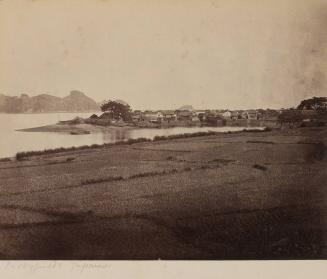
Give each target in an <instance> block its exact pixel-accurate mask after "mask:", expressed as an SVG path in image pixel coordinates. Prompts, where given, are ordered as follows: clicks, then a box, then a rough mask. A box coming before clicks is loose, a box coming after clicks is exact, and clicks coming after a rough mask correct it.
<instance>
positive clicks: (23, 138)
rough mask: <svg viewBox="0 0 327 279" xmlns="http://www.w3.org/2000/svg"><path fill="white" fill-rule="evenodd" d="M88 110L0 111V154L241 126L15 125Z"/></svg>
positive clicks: (49, 120) (45, 121)
mask: <svg viewBox="0 0 327 279" xmlns="http://www.w3.org/2000/svg"><path fill="white" fill-rule="evenodd" d="M90 115H91V114H90V113H48V114H0V127H1V133H0V158H3V157H10V156H14V155H15V154H16V153H17V152H19V151H30V150H43V149H50V148H56V147H71V146H81V145H91V144H103V143H111V142H115V141H121V140H126V139H130V138H140V137H145V138H150V139H152V138H153V137H154V136H156V135H160V136H162V135H165V136H168V135H172V134H181V133H193V132H198V131H209V130H211V131H221V132H224V131H237V130H242V129H243V128H242V127H191V128H186V127H185V128H184V127H183V128H182V127H178V128H169V129H135V130H123V129H121V130H118V131H110V132H106V133H96V134H88V135H70V134H64V133H53V132H52V133H50V132H49V133H46V132H19V131H15V130H17V129H24V128H32V127H39V126H44V125H50V124H55V123H57V122H58V121H61V120H69V119H73V118H74V117H76V116H80V117H89V116H90Z"/></svg>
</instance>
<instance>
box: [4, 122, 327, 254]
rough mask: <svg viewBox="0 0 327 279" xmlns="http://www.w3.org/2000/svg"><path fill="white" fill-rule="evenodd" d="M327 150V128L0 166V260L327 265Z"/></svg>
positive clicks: (136, 146)
mask: <svg viewBox="0 0 327 279" xmlns="http://www.w3.org/2000/svg"><path fill="white" fill-rule="evenodd" d="M326 146H327V129H326V128H324V127H321V128H301V129H294V130H285V131H267V132H264V133H251V132H239V133H229V134H228V133H226V134H206V135H201V136H197V137H194V136H184V137H180V138H169V139H163V138H161V139H160V138H157V139H156V140H154V141H148V140H147V141H145V142H132V143H130V144H128V143H126V142H124V143H121V144H118V145H115V146H110V148H103V146H102V147H101V148H99V147H98V146H94V147H88V148H80V149H71V150H64V151H65V152H62V151H63V150H62V151H58V152H44V153H40V154H29V155H28V156H27V157H25V158H28V160H22V161H3V162H0V181H1V183H0V216H1V218H0V258H1V259H158V258H161V259H318V258H327V246H326V244H327V224H326V217H327V204H326V200H327V199H326V181H327V173H326V169H327V168H326V167H327V160H326V156H325V155H326ZM34 155H38V156H34Z"/></svg>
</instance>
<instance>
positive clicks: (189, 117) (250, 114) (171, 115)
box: [132, 109, 279, 125]
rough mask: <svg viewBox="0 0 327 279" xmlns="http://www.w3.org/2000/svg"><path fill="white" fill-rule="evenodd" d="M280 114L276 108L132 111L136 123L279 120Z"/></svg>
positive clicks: (217, 122)
mask: <svg viewBox="0 0 327 279" xmlns="http://www.w3.org/2000/svg"><path fill="white" fill-rule="evenodd" d="M278 115H279V111H276V110H235V111H231V110H184V109H183V110H159V111H150V110H146V111H140V110H135V111H133V113H132V119H133V122H134V123H138V122H144V121H147V122H151V123H171V122H176V121H179V122H188V123H207V124H213V125H215V124H217V125H219V124H221V125H224V124H226V122H230V121H239V120H260V119H265V120H266V119H271V120H277V117H278Z"/></svg>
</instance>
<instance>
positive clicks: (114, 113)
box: [101, 100, 132, 122]
mask: <svg viewBox="0 0 327 279" xmlns="http://www.w3.org/2000/svg"><path fill="white" fill-rule="evenodd" d="M101 110H102V111H103V112H106V113H109V115H110V117H111V118H112V119H115V120H120V119H122V120H124V121H125V122H127V121H131V119H132V117H131V112H132V110H131V108H130V106H129V105H128V104H122V103H119V102H115V101H111V100H108V101H105V102H104V103H103V104H102V105H101Z"/></svg>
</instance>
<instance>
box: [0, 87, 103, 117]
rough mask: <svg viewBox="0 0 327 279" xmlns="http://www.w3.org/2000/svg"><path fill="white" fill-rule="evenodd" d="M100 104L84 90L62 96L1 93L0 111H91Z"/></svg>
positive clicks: (97, 108) (96, 108)
mask: <svg viewBox="0 0 327 279" xmlns="http://www.w3.org/2000/svg"><path fill="white" fill-rule="evenodd" d="M99 109H100V108H99V105H98V104H97V103H96V102H95V101H94V100H93V99H91V98H90V97H88V96H86V95H85V94H84V93H83V92H80V91H77V90H73V91H71V92H70V94H69V95H68V96H66V97H63V98H60V97H56V96H52V95H49V94H41V95H37V96H31V97H30V96H28V95H27V94H22V95H20V96H19V97H18V96H6V95H2V94H0V112H5V113H46V112H90V111H97V110H99Z"/></svg>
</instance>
